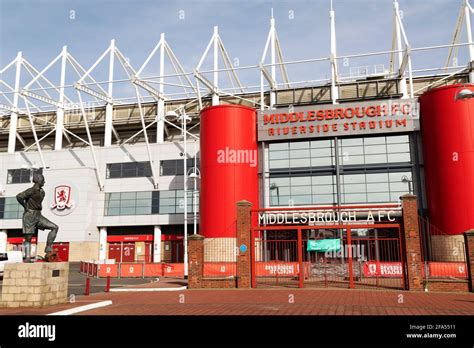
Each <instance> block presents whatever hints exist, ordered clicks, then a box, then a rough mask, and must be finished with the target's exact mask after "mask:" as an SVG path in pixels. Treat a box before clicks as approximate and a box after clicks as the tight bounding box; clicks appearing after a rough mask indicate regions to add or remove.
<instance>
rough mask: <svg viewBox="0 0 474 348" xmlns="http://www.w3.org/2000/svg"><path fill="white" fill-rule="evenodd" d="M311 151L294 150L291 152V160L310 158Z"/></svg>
mask: <svg viewBox="0 0 474 348" xmlns="http://www.w3.org/2000/svg"><path fill="white" fill-rule="evenodd" d="M309 157H310V154H309V149H304V150H292V151H291V158H306V159H307V158H309Z"/></svg>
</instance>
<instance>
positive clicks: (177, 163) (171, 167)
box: [160, 158, 200, 176]
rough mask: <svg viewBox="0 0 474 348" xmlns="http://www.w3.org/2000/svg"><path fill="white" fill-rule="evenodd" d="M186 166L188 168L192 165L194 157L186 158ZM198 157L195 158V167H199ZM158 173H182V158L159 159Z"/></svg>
mask: <svg viewBox="0 0 474 348" xmlns="http://www.w3.org/2000/svg"><path fill="white" fill-rule="evenodd" d="M186 166H187V167H188V169H189V168H193V167H194V158H188V159H187V160H186ZM199 166H200V162H199V158H197V159H196V167H197V168H199ZM160 168H161V169H160V174H161V175H162V176H168V175H184V159H177V160H164V161H161V165H160Z"/></svg>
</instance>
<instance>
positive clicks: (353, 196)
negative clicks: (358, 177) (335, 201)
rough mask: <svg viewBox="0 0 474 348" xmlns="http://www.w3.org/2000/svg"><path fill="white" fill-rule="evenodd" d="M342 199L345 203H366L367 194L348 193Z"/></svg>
mask: <svg viewBox="0 0 474 348" xmlns="http://www.w3.org/2000/svg"><path fill="white" fill-rule="evenodd" d="M342 201H343V202H344V203H366V202H367V196H366V195H365V194H361V193H346V194H344V195H342Z"/></svg>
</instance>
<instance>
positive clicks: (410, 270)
mask: <svg viewBox="0 0 474 348" xmlns="http://www.w3.org/2000/svg"><path fill="white" fill-rule="evenodd" d="M400 198H401V200H402V209H403V229H402V239H403V244H404V252H405V254H404V256H405V260H406V264H407V277H406V279H407V284H406V287H407V290H415V291H421V290H423V281H422V279H423V277H422V270H423V260H422V259H421V243H420V233H419V226H418V206H417V200H416V196H415V195H412V194H407V195H404V196H402V197H400Z"/></svg>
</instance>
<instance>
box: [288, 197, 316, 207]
mask: <svg viewBox="0 0 474 348" xmlns="http://www.w3.org/2000/svg"><path fill="white" fill-rule="evenodd" d="M291 199H292V200H293V202H294V204H296V205H298V204H312V199H311V195H292V196H291Z"/></svg>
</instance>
